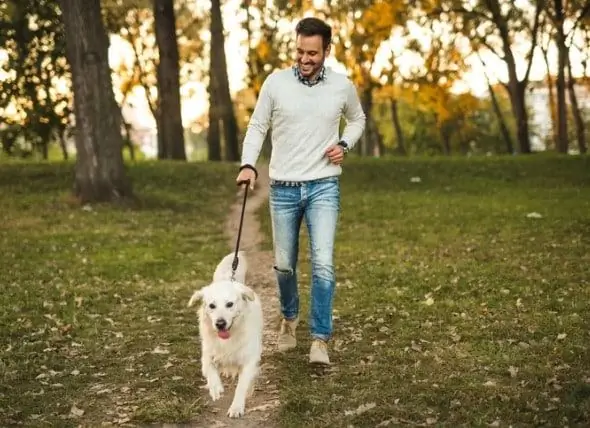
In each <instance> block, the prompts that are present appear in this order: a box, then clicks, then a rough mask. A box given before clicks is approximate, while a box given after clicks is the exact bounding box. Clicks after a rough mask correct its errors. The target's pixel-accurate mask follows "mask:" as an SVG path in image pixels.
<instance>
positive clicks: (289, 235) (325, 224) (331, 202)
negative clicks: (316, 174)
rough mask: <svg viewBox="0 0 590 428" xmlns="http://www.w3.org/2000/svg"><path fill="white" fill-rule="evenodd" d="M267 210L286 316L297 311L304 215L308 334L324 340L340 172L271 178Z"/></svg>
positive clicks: (331, 293) (331, 290) (327, 335)
mask: <svg viewBox="0 0 590 428" xmlns="http://www.w3.org/2000/svg"><path fill="white" fill-rule="evenodd" d="M269 202H270V215H271V220H272V235H273V245H274V258H275V264H274V270H275V273H276V277H277V282H278V291H279V300H280V304H281V312H282V315H283V317H284V318H285V319H287V320H292V319H294V318H296V317H297V316H298V315H299V292H298V287H297V285H298V284H297V256H298V253H299V230H300V227H301V222H302V220H303V219H305V222H306V226H307V231H308V235H309V244H310V248H309V250H310V253H311V304H310V316H309V325H310V330H311V336H312V337H313V338H316V339H322V340H328V339H329V338H330V337H331V335H332V303H333V296H334V288H335V285H336V279H335V274H334V262H333V255H334V238H335V235H336V224H337V221H338V214H339V212H340V184H339V179H338V177H328V178H324V179H319V180H312V181H305V182H299V183H293V182H291V183H289V182H287V183H285V182H277V181H271V185H270V195H269Z"/></svg>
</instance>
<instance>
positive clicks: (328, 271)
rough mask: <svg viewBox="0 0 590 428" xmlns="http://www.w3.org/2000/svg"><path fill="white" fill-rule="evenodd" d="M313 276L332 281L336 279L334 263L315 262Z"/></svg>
mask: <svg viewBox="0 0 590 428" xmlns="http://www.w3.org/2000/svg"><path fill="white" fill-rule="evenodd" d="M312 271H313V276H315V277H317V278H320V279H323V280H326V281H332V280H333V279H334V265H333V264H331V263H313V264H312Z"/></svg>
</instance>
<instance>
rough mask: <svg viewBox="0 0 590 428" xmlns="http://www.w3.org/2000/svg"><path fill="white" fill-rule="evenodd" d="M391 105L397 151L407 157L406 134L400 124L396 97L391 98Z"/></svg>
mask: <svg viewBox="0 0 590 428" xmlns="http://www.w3.org/2000/svg"><path fill="white" fill-rule="evenodd" d="M390 103H391V119H392V121H393V129H394V130H395V138H396V140H397V146H396V148H395V151H396V153H397V154H399V155H402V156H406V155H407V154H408V152H407V150H406V145H405V143H404V133H403V131H402V125H401V123H400V122H399V111H398V105H397V100H396V99H395V98H394V97H391V98H390Z"/></svg>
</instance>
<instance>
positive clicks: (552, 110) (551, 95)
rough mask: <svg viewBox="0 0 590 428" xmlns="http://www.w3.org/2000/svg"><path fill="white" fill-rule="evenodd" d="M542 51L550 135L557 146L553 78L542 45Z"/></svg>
mask: <svg viewBox="0 0 590 428" xmlns="http://www.w3.org/2000/svg"><path fill="white" fill-rule="evenodd" d="M541 51H542V52H543V59H544V60H545V67H546V68H547V91H548V95H549V112H550V113H551V135H552V137H553V140H552V142H553V148H555V147H557V106H556V104H555V93H554V91H553V78H552V77H551V69H550V67H549V52H548V50H547V49H545V48H544V47H541Z"/></svg>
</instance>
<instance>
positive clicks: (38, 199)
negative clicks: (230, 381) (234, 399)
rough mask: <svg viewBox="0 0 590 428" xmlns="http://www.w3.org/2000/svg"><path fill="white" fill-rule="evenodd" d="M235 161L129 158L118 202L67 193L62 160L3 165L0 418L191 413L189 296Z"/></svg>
mask: <svg viewBox="0 0 590 428" xmlns="http://www.w3.org/2000/svg"><path fill="white" fill-rule="evenodd" d="M234 171H235V167H234V166H231V165H204V164H194V163H192V164H173V163H159V164H156V163H147V162H146V163H139V164H137V165H135V166H133V167H132V168H131V169H130V174H131V176H132V180H133V184H134V189H135V192H136V194H137V195H138V196H139V198H140V200H141V204H140V206H139V207H136V208H133V209H131V208H125V209H124V208H108V207H106V206H90V207H80V206H78V205H76V204H75V203H74V201H73V200H72V198H71V196H70V195H69V189H70V188H71V185H72V182H71V179H72V168H71V164H65V163H58V164H42V163H21V162H18V163H13V164H4V165H2V164H0V206H1V207H2V222H0V248H2V257H0V272H1V274H2V275H1V284H2V293H0V323H1V326H2V327H1V329H0V379H1V380H0V425H1V426H12V425H14V424H17V423H22V424H24V425H26V426H48V425H49V426H60V427H67V426H77V425H78V424H79V423H83V424H84V425H85V426H99V425H100V424H101V423H102V422H115V423H116V422H117V421H118V422H123V421H127V420H128V421H130V422H132V423H135V424H143V423H149V422H187V421H190V420H194V419H195V418H197V417H198V415H199V413H200V411H201V409H202V406H203V405H204V403H203V402H201V401H200V400H199V397H202V396H203V395H202V394H201V390H200V389H199V386H200V385H201V381H200V362H199V350H198V342H197V324H196V314H195V312H194V310H192V309H187V308H186V302H187V301H188V299H189V298H190V295H191V294H192V291H193V290H194V288H195V287H200V286H202V285H203V284H204V282H205V281H208V280H210V277H211V274H212V272H213V269H214V268H215V264H216V263H217V262H218V261H219V258H220V257H221V256H222V255H225V254H226V252H228V247H227V240H226V237H225V236H224V231H223V227H224V219H225V215H226V213H227V212H228V207H229V205H230V204H231V203H233V201H234V196H235V190H236V189H235V184H234V182H233V176H234ZM82 412H83V414H82Z"/></svg>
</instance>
